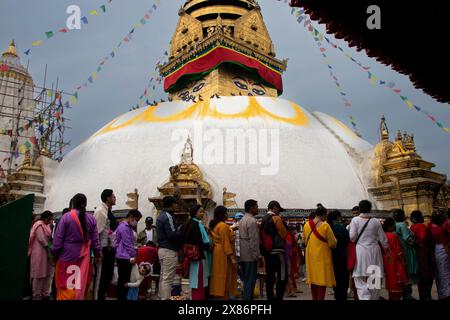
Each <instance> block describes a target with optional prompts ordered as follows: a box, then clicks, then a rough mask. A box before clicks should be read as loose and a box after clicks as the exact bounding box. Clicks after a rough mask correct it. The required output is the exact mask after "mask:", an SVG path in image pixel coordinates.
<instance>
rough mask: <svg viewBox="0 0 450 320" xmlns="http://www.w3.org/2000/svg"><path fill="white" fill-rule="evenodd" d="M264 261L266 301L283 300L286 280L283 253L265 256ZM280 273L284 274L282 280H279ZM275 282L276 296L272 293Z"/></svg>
mask: <svg viewBox="0 0 450 320" xmlns="http://www.w3.org/2000/svg"><path fill="white" fill-rule="evenodd" d="M264 260H265V263H266V291H267V300H283V297H284V291H285V290H286V283H287V278H288V274H287V265H286V260H285V257H284V253H279V254H268V255H265V256H264ZM282 269H284V270H282ZM282 272H283V273H284V280H281V277H282ZM275 281H276V283H277V285H276V294H274V293H273V287H274V285H275Z"/></svg>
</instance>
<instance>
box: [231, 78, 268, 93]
mask: <svg viewBox="0 0 450 320" xmlns="http://www.w3.org/2000/svg"><path fill="white" fill-rule="evenodd" d="M233 82H234V84H235V85H236V87H238V88H239V89H241V90H246V91H249V92H248V95H249V96H253V95H257V96H263V95H265V94H266V91H265V90H264V87H263V86H262V85H261V84H259V83H252V81H250V83H249V84H247V83H245V82H247V81H246V80H244V79H242V78H235V79H234V80H233Z"/></svg>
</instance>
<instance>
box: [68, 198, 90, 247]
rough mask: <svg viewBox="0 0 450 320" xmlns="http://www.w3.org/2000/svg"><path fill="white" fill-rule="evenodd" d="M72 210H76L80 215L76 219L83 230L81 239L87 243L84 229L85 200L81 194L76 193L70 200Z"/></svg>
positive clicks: (85, 229) (85, 228)
mask: <svg viewBox="0 0 450 320" xmlns="http://www.w3.org/2000/svg"><path fill="white" fill-rule="evenodd" d="M71 203H72V207H73V209H76V210H78V211H79V212H80V213H79V215H78V219H80V223H81V228H82V229H83V239H84V242H88V234H87V227H86V206H87V198H86V196H85V195H84V194H82V193H77V194H76V195H75V196H74V197H73V198H72V200H71Z"/></svg>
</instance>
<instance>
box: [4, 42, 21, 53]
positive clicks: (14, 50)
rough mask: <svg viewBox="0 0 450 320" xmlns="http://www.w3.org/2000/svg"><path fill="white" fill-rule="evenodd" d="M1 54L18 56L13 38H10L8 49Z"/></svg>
mask: <svg viewBox="0 0 450 320" xmlns="http://www.w3.org/2000/svg"><path fill="white" fill-rule="evenodd" d="M3 54H4V55H6V54H9V55H11V56H15V57H18V55H17V49H16V43H15V42H14V40H11V43H10V45H9V47H8V49H6V51H5V52H4V53H3Z"/></svg>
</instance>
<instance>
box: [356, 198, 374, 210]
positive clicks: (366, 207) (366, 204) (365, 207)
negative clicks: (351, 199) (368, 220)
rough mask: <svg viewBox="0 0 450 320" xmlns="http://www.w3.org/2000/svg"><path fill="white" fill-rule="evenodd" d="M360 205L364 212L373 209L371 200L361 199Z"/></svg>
mask: <svg viewBox="0 0 450 320" xmlns="http://www.w3.org/2000/svg"><path fill="white" fill-rule="evenodd" d="M358 207H359V210H360V211H361V212H362V213H370V211H372V203H371V202H370V201H369V200H361V201H360V202H359V205H358Z"/></svg>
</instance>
